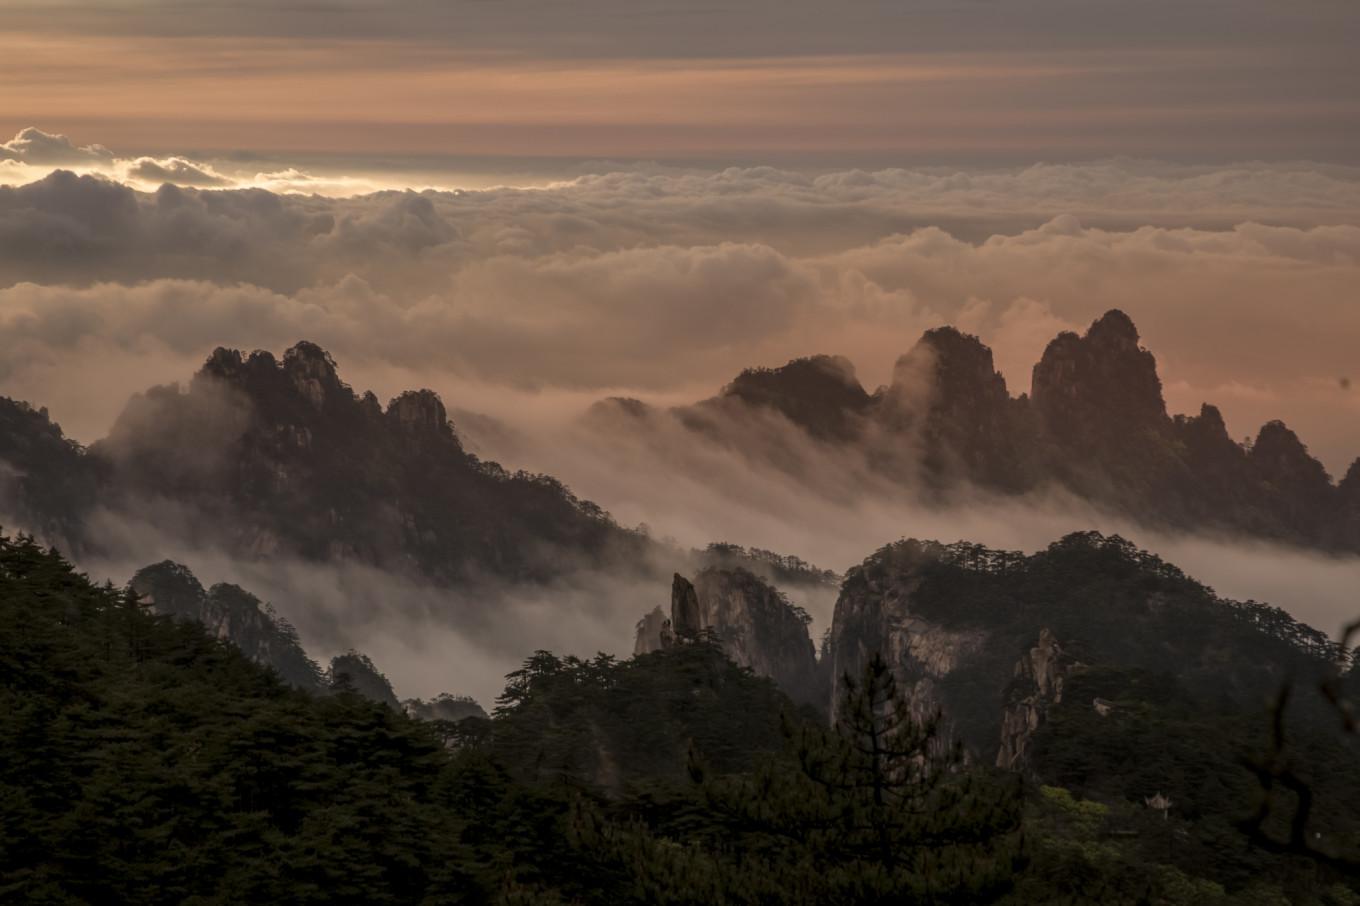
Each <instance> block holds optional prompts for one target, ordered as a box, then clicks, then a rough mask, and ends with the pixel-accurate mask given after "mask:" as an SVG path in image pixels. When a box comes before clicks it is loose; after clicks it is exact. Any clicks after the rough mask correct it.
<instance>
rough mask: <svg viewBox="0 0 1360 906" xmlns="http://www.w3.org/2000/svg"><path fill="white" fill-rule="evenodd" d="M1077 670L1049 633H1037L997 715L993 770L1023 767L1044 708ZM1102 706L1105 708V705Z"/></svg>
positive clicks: (1060, 696)
mask: <svg viewBox="0 0 1360 906" xmlns="http://www.w3.org/2000/svg"><path fill="white" fill-rule="evenodd" d="M1077 669H1080V665H1078V664H1076V663H1074V662H1072V661H1071V659H1070V658H1068V657H1066V655H1065V654H1064V653H1063V650H1062V648H1061V647H1060V646H1059V645H1058V641H1057V639H1055V638H1053V633H1051V632H1049V631H1048V630H1047V629H1043V630H1040V632H1039V642H1038V644H1037V645H1035V646H1034V647H1033V648H1031V649H1030V650H1029V651H1028V652H1026V653H1025V655H1024V656H1023V657H1022V658H1020V660H1019V661H1018V662H1017V663H1016V665H1015V679H1014V680H1013V681H1012V683H1011V686H1010V689H1009V690H1008V692H1007V696H1006V697H1007V703H1006V705H1005V707H1004V708H1003V709H1002V712H1001V745H1000V749H999V750H998V751H997V753H996V766H997V767H999V768H1006V769H1008V770H1018V769H1020V768H1022V767H1024V765H1025V762H1026V758H1027V756H1028V754H1029V747H1030V742H1031V741H1032V740H1033V739H1034V734H1035V733H1036V732H1037V731H1038V729H1039V726H1040V724H1042V723H1043V722H1044V718H1045V717H1047V715H1048V709H1049V708H1050V707H1051V706H1053V705H1057V704H1061V703H1062V700H1063V685H1064V682H1065V681H1066V679H1067V676H1068V674H1069V673H1071V672H1072V671H1073V670H1077ZM1097 701H1099V700H1097ZM1105 706H1106V708H1107V709H1108V707H1109V705H1108V703H1106V705H1105Z"/></svg>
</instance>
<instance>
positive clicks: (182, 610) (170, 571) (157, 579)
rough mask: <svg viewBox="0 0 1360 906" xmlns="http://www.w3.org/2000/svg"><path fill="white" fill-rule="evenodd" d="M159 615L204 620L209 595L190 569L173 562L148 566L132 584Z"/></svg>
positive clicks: (135, 577) (140, 570) (165, 561)
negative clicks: (204, 606)
mask: <svg viewBox="0 0 1360 906" xmlns="http://www.w3.org/2000/svg"><path fill="white" fill-rule="evenodd" d="M128 584H129V585H130V586H131V587H132V590H133V591H135V592H136V593H137V594H138V595H139V596H140V597H142V598H143V599H145V600H146V601H147V602H148V603H150V604H151V606H152V607H154V608H155V609H156V611H157V612H158V613H163V614H166V615H168V616H176V617H181V618H183V619H188V620H201V618H202V616H203V604H204V602H205V601H206V600H207V596H208V593H207V592H206V591H205V590H204V588H203V585H202V583H201V582H199V581H198V578H197V577H196V576H195V575H194V574H193V573H192V572H191V571H190V570H189V568H188V567H187V566H184V565H183V564H181V563H176V562H174V561H173V560H162V561H161V562H160V563H155V564H152V565H151V566H145V567H143V568H141V569H139V570H138V571H137V574H136V575H135V576H133V577H132V581H131V582H130V583H128Z"/></svg>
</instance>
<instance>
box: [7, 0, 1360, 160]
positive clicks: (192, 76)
mask: <svg viewBox="0 0 1360 906" xmlns="http://www.w3.org/2000/svg"><path fill="white" fill-rule="evenodd" d="M1358 20H1360V16H1357V14H1356V12H1355V6H1354V3H1353V2H1351V0H1297V2H1291V3H1280V2H1278V0H1138V2H1130V0H850V2H845V3H829V2H825V0H735V2H734V0H705V2H694V0H680V2H655V0H641V2H639V0H574V2H561V0H496V2H491V0H461V2H459V0H454V2H449V0H384V2H376V0H344V2H336V0H330V2H327V0H308V2H290V0H283V2H274V0H270V2H240V0H238V2H208V0H178V2H150V0H105V2H68V0H31V2H29V0H18V2H15V0H7V2H4V3H0V133H5V132H8V133H13V132H17V131H18V130H19V129H20V128H22V127H24V126H30V125H38V126H42V127H43V128H45V129H47V130H48V131H53V132H57V133H62V134H69V135H72V136H74V137H75V138H77V139H78V140H79V141H80V142H81V143H90V142H101V143H104V144H108V145H110V146H117V147H120V148H123V149H125V150H126V151H128V152H135V153H144V152H146V153H149V152H156V153H166V152H184V151H189V150H197V151H209V152H216V153H223V152H243V153H249V152H256V153H258V152H274V153H278V152H289V153H312V154H317V153H319V154H329V155H340V156H353V155H372V156H378V155H437V156H439V155H467V156H488V155H491V156H513V157H523V156H528V157H563V156H566V157H596V156H604V157H609V158H617V157H626V158H635V157H646V158H664V159H676V158H698V159H729V160H732V159H738V158H760V159H762V160H764V162H770V160H769V159H770V158H775V157H777V158H779V159H780V160H781V161H784V162H788V161H792V160H819V161H822V162H834V161H837V160H839V161H841V162H844V161H846V160H850V159H853V160H854V161H855V162H858V163H860V164H866V163H868V164H871V165H881V164H883V163H885V162H887V161H889V160H894V161H897V162H901V161H902V160H903V159H908V160H911V161H913V162H937V163H950V164H958V163H961V162H965V161H986V162H1017V161H1032V160H1035V159H1045V160H1070V159H1078V158H1091V157H1101V156H1109V155H1130V156H1138V157H1160V158H1173V159H1196V160H1221V159H1226V158H1232V159H1257V158H1261V159H1270V160H1279V159H1312V160H1323V161H1331V162H1345V161H1350V160H1355V159H1356V158H1357V157H1358V156H1360V154H1358V153H1357V152H1360V65H1358V64H1357V63H1356V61H1355V57H1356V55H1355V53H1354V48H1355V47H1356V46H1357V45H1360V21H1358Z"/></svg>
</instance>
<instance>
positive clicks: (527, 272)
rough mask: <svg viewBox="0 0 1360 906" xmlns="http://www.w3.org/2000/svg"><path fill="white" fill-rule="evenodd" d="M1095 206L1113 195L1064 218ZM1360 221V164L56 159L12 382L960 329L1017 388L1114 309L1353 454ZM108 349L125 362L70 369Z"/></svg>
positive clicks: (532, 366)
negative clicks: (514, 185) (471, 180)
mask: <svg viewBox="0 0 1360 906" xmlns="http://www.w3.org/2000/svg"><path fill="white" fill-rule="evenodd" d="M1177 198H1179V199H1181V200H1182V204H1181V208H1182V210H1181V211H1179V212H1176V213H1172V212H1171V211H1172V206H1173V203H1174V201H1175V199H1177ZM1089 209H1097V210H1101V211H1104V212H1105V213H1104V215H1103V216H1102V217H1101V218H1098V219H1097V222H1096V223H1090V222H1088V221H1087V220H1085V219H1084V218H1083V217H1082V216H1077V215H1076V214H1073V213H1069V211H1084V210H1089ZM1248 211H1252V212H1255V213H1257V214H1260V215H1261V216H1260V217H1259V218H1256V219H1242V220H1238V219H1237V215H1239V214H1242V213H1245V212H1248ZM1159 212H1161V213H1159ZM1194 212H1198V213H1194ZM1192 215H1193V216H1192ZM1162 217H1165V218H1166V220H1167V222H1165V223H1155V224H1148V223H1145V222H1142V221H1146V220H1148V219H1151V220H1154V221H1156V220H1158V219H1159V218H1162ZM1187 217H1191V219H1192V220H1193V221H1194V222H1193V223H1190V224H1186V223H1184V222H1183V221H1184V219H1185V218H1187ZM1295 221H1297V222H1295ZM1329 221H1335V222H1329ZM1225 222H1226V225H1224V224H1225ZM1309 222H1314V223H1313V225H1306V224H1307V223H1309ZM1357 222H1360V172H1357V171H1351V170H1346V169H1344V168H1326V167H1319V168H1314V169H1311V170H1310V169H1308V168H1304V167H1302V166H1296V167H1277V166H1265V165H1260V166H1244V167H1240V168H1234V169H1232V170H1230V171H1226V170H1213V169H1204V168H1194V167H1190V168H1186V167H1177V166H1158V165H1151V164H1136V163H1125V164H1093V165H1089V166H1087V167H1085V168H1074V167H1047V168H1044V167H1030V168H1024V169H1021V170H1010V171H997V172H963V173H959V172H955V173H934V172H911V171H882V172H877V173H869V172H854V171H845V172H840V173H822V174H817V173H799V172H793V171H784V170H778V169H773V168H747V169H725V170H721V171H707V172H705V171H698V170H687V171H676V170H673V169H669V168H637V169H632V170H627V171H619V172H614V173H606V174H601V175H597V176H588V177H582V178H578V179H574V180H571V181H568V182H566V183H563V184H561V185H558V186H555V187H552V188H547V189H511V188H497V189H488V190H483V191H458V192H436V191H425V192H379V193H375V194H371V195H364V196H358V197H352V198H325V197H317V196H293V195H280V194H276V193H273V192H269V191H265V190H261V189H246V190H229V191H217V190H214V191H200V190H195V189H186V188H178V187H175V186H172V185H166V186H162V187H161V188H159V189H157V190H156V191H155V192H152V193H142V192H136V191H134V190H132V189H130V188H128V187H126V186H124V185H121V184H118V183H116V182H114V181H111V180H109V179H105V178H98V177H94V176H78V175H76V174H74V173H70V172H64V171H62V172H57V173H53V174H51V175H49V176H47V177H45V178H44V179H42V180H39V181H37V182H34V183H31V184H28V185H23V186H18V187H13V188H0V286H7V287H8V288H6V289H0V339H3V341H4V343H5V348H6V350H7V355H6V358H5V361H4V362H3V367H0V392H7V393H10V394H13V395H19V396H23V397H27V398H30V399H32V400H34V401H35V402H37V403H41V404H45V405H48V406H50V407H51V408H52V409H53V411H54V412H56V413H57V416H58V418H60V419H64V420H66V422H67V427H68V429H69V430H72V431H73V432H75V433H76V434H77V436H82V437H85V438H86V439H93V438H94V437H97V436H98V435H99V433H100V432H102V430H103V429H104V428H105V427H106V426H107V425H108V424H109V423H110V422H111V421H112V418H113V414H114V411H116V408H117V406H118V405H120V404H121V400H120V399H117V398H115V396H116V394H121V395H122V396H123V397H124V398H125V397H126V395H128V394H130V393H131V392H133V391H135V390H139V389H143V388H144V386H145V384H142V385H132V384H131V383H130V382H131V381H132V380H133V379H134V378H135V379H136V380H141V379H142V378H143V377H147V376H150V377H151V378H152V380H151V381H149V382H148V383H164V382H167V381H171V380H176V379H183V378H184V377H185V376H186V373H187V372H189V371H191V370H192V369H193V368H194V366H195V364H196V362H197V361H198V360H201V358H202V357H203V356H205V355H206V354H207V352H208V351H210V350H211V349H212V348H213V347H214V346H216V345H221V344H227V345H235V346H241V347H245V348H255V347H268V348H272V349H275V350H278V349H281V348H283V347H286V346H288V345H291V344H292V343H293V342H295V341H296V340H297V339H300V338H303V337H306V338H309V339H312V340H315V341H316V342H319V343H321V344H322V345H323V346H325V347H326V348H328V349H330V350H331V351H332V352H333V353H334V354H336V355H337V357H339V358H340V359H341V361H342V362H344V363H345V365H346V367H347V369H354V373H355V374H357V375H358V376H359V377H360V378H361V379H364V378H370V377H371V379H372V380H373V381H374V382H375V383H379V384H380V386H378V387H377V389H379V390H382V391H385V392H396V391H399V390H401V389H404V387H403V386H400V385H392V384H390V383H387V384H384V383H383V382H390V381H394V380H395V378H394V375H396V374H397V373H398V372H400V373H402V374H404V375H406V377H407V378H408V379H409V381H410V383H411V384H424V385H431V386H436V387H439V388H441V389H444V390H446V391H447V392H455V393H456V392H457V388H458V387H459V386H462V385H464V384H476V385H497V386H502V387H513V388H522V389H531V390H537V391H539V392H542V391H544V390H551V389H559V390H571V391H573V392H583V393H587V394H589V393H594V394H596V395H601V396H602V395H606V394H615V395H628V396H642V397H646V398H661V397H665V398H668V399H671V400H674V399H676V398H678V397H681V396H683V395H684V394H690V395H691V398H697V397H699V396H707V395H709V394H711V393H712V392H713V391H714V390H716V388H717V387H719V386H721V385H722V384H724V383H726V382H727V381H728V380H730V379H731V378H732V377H733V376H734V375H735V374H736V373H737V372H738V371H740V370H741V369H742V368H745V367H748V366H750V365H778V364H781V363H782V362H784V361H786V360H788V359H790V358H793V357H795V356H801V355H809V354H816V353H838V354H842V355H846V356H848V357H849V358H850V359H851V360H852V361H853V362H854V363H855V365H856V366H857V368H858V369H859V371H860V374H861V376H862V379H863V380H864V381H865V382H866V384H868V385H869V386H870V387H871V388H872V387H873V386H874V385H876V384H879V383H884V382H886V381H887V380H888V378H889V374H890V369H891V365H892V363H893V362H894V361H895V360H896V359H897V357H898V356H899V355H900V354H901V353H902V352H904V351H905V350H906V349H908V348H910V347H911V346H912V345H913V344H914V343H915V341H916V339H917V337H918V336H919V335H920V333H921V332H922V331H923V330H925V329H927V328H930V327H935V326H938V325H940V324H945V323H953V324H956V325H957V326H959V327H961V328H962V329H965V330H968V331H970V332H973V333H976V334H978V335H979V336H981V337H982V338H983V339H984V341H986V342H988V343H989V344H990V345H992V346H993V348H994V350H995V354H996V361H997V363H998V366H999V367H1000V368H1001V369H1002V371H1003V373H1004V374H1005V376H1006V377H1007V379H1008V382H1009V384H1010V387H1011V390H1012V392H1013V393H1019V392H1024V391H1025V390H1027V389H1028V380H1029V369H1030V367H1031V366H1032V365H1033V363H1034V362H1035V361H1037V359H1038V357H1039V355H1040V353H1041V352H1042V350H1043V347H1044V345H1045V344H1046V343H1047V341H1048V340H1049V339H1051V338H1052V336H1053V335H1055V334H1056V333H1057V332H1058V331H1060V330H1063V329H1075V328H1080V327H1083V326H1084V325H1086V324H1088V323H1089V322H1090V321H1091V320H1092V319H1093V318H1095V317H1096V316H1098V315H1099V314H1100V313H1101V312H1103V311H1104V310H1106V309H1108V308H1111V307H1118V308H1122V309H1124V310H1126V311H1128V312H1129V313H1130V314H1131V315H1132V316H1133V318H1134V319H1135V321H1136V322H1137V324H1138V326H1139V328H1140V330H1141V331H1142V334H1143V338H1144V343H1145V344H1146V345H1147V346H1149V347H1150V348H1151V349H1152V350H1153V351H1154V352H1155V353H1156V354H1157V356H1158V358H1159V362H1160V364H1161V366H1162V375H1163V378H1164V380H1165V382H1166V392H1167V396H1168V400H1169V401H1170V403H1171V405H1172V408H1173V410H1174V411H1189V412H1194V411H1198V408H1199V404H1200V403H1201V402H1204V401H1212V402H1218V403H1220V404H1221V405H1222V406H1223V408H1224V411H1225V415H1226V417H1227V419H1228V422H1229V426H1230V429H1231V430H1232V432H1233V433H1234V434H1235V435H1237V436H1242V435H1245V434H1248V433H1254V432H1255V430H1256V428H1257V427H1258V426H1259V425H1260V424H1261V423H1263V422H1264V421H1266V420H1269V419H1272V418H1284V419H1285V420H1287V421H1288V422H1289V423H1290V424H1291V425H1292V426H1293V427H1295V428H1296V430H1298V431H1299V432H1300V433H1301V435H1302V436H1303V437H1304V438H1305V440H1307V441H1308V442H1309V443H1310V444H1311V445H1312V446H1313V448H1314V450H1315V451H1316V452H1318V453H1319V454H1320V455H1321V456H1322V457H1323V458H1324V460H1325V461H1326V462H1327V463H1328V465H1329V466H1330V467H1331V468H1332V470H1333V472H1334V473H1339V472H1340V471H1341V470H1343V469H1344V468H1345V467H1346V466H1347V465H1348V464H1349V462H1350V460H1351V459H1352V458H1353V457H1354V456H1355V454H1356V452H1357V439H1356V437H1355V433H1354V430H1353V429H1352V428H1351V427H1349V426H1350V425H1352V424H1353V422H1352V421H1350V420H1348V418H1346V417H1343V416H1345V415H1347V414H1349V413H1354V412H1356V408H1355V407H1356V406H1357V405H1360V396H1357V395H1356V394H1354V393H1345V392H1343V391H1342V389H1341V385H1340V384H1339V382H1338V380H1337V378H1338V376H1339V375H1346V374H1349V373H1350V372H1351V371H1353V368H1352V367H1351V365H1352V362H1353V358H1354V355H1353V350H1352V348H1351V346H1352V345H1353V344H1352V343H1351V342H1350V338H1351V337H1353V336H1356V335H1358V334H1360V311H1357V310H1356V308H1355V306H1353V305H1351V304H1350V302H1349V301H1348V300H1349V299H1350V298H1351V295H1352V288H1353V287H1354V286H1355V285H1356V283H1357V282H1358V281H1360V226H1356V225H1354V223H1357ZM923 224H924V225H923ZM939 224H947V225H948V226H947V227H946V226H940V225H939ZM1299 310H1307V311H1308V312H1309V317H1307V318H1299V317H1296V316H1295V315H1294V312H1296V311H1299ZM100 361H104V362H106V363H107V365H108V367H109V368H110V369H113V370H118V371H119V372H120V374H126V375H129V377H128V379H127V380H126V381H124V380H122V379H113V380H110V381H107V382H102V383H100V386H99V389H98V390H97V391H91V390H89V389H87V388H81V387H80V386H77V385H76V384H75V381H74V380H73V379H72V378H69V377H66V375H76V374H79V375H82V376H84V378H85V379H86V380H88V378H89V375H90V374H91V373H92V371H93V370H94V369H95V368H96V367H98V363H99V362H100ZM361 382H362V381H361ZM97 383H98V382H97ZM87 387H88V385H87ZM468 408H472V409H479V408H481V407H479V406H477V405H475V402H474V403H473V404H470V405H469V406H468ZM96 410H98V412H96ZM493 414H495V413H493Z"/></svg>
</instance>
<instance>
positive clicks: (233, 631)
mask: <svg viewBox="0 0 1360 906" xmlns="http://www.w3.org/2000/svg"><path fill="white" fill-rule="evenodd" d="M128 585H129V587H131V588H132V590H133V591H135V592H136V593H137V594H138V595H140V596H141V597H143V598H145V599H146V600H147V601H148V602H150V604H151V606H152V607H153V608H154V609H155V610H156V612H157V613H162V614H165V615H167V616H171V617H174V618H175V619H178V620H186V621H191V622H194V623H198V624H200V625H202V626H203V628H204V629H206V630H207V631H208V632H209V633H210V634H211V635H213V636H215V637H216V638H219V639H221V640H223V641H224V642H229V643H231V644H232V645H235V646H236V647H237V648H239V649H240V650H241V653H242V654H244V655H245V656H246V657H248V658H250V659H251V660H252V661H255V662H256V663H257V664H262V665H264V666H266V667H270V668H272V669H273V670H274V671H275V672H276V673H277V674H278V675H279V677H280V678H281V679H282V680H283V681H284V682H286V683H289V684H291V685H293V686H296V687H298V688H300V689H307V690H310V691H318V690H319V689H320V688H321V673H320V670H319V668H318V667H317V665H316V664H315V663H314V662H313V661H312V659H311V658H309V657H308V656H307V654H306V652H305V651H303V649H302V645H301V643H300V642H299V641H298V637H297V632H296V631H295V630H294V629H293V627H292V626H291V625H290V624H289V623H288V621H286V620H284V619H283V618H282V617H280V616H279V615H278V614H277V613H275V612H274V609H273V608H272V607H271V606H270V605H268V604H265V603H263V602H262V601H260V599H259V598H257V597H255V596H254V595H253V594H251V593H250V592H248V591H246V590H245V589H243V588H241V587H240V586H239V585H232V584H229V583H226V582H219V583H218V584H216V585H214V586H213V587H212V588H210V589H207V590H206V591H205V590H204V588H203V585H202V583H200V582H199V581H198V578H197V577H196V576H195V575H194V574H193V573H192V572H191V571H190V570H189V568H188V567H186V566H184V565H182V564H179V563H175V562H173V561H170V560H164V561H162V562H160V563H156V564H153V565H151V566H147V567H144V568H142V569H140V570H138V571H137V574H136V575H135V576H133V577H132V581H131V582H129V583H128Z"/></svg>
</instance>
